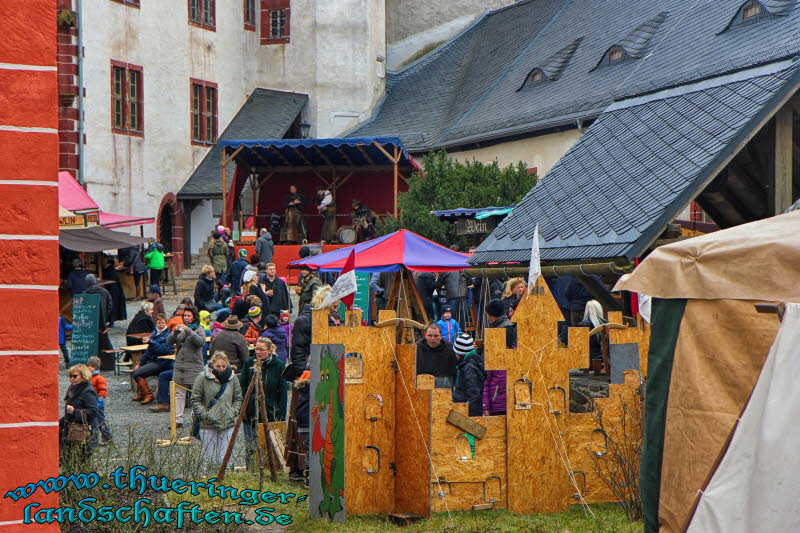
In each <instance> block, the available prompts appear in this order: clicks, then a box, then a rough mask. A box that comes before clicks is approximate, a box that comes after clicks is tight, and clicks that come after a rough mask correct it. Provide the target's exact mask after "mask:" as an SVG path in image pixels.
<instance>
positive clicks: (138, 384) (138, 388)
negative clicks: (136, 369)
mask: <svg viewBox="0 0 800 533" xmlns="http://www.w3.org/2000/svg"><path fill="white" fill-rule="evenodd" d="M143 381H144V384H145V386H147V380H146V379H144V378H139V379H137V380H136V396H134V397H133V398H131V401H134V402H141V401H142V400H144V389H143V388H142V385H141V384H142V382H143Z"/></svg>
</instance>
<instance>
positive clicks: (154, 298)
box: [146, 285, 166, 316]
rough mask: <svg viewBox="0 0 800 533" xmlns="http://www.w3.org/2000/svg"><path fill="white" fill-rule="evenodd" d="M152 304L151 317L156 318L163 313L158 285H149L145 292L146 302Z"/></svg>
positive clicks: (162, 302)
mask: <svg viewBox="0 0 800 533" xmlns="http://www.w3.org/2000/svg"><path fill="white" fill-rule="evenodd" d="M146 301H148V302H151V303H152V304H153V316H158V315H162V314H166V313H164V301H163V300H162V299H161V289H160V288H159V287H158V285H151V286H150V289H149V290H148V291H147V300H146Z"/></svg>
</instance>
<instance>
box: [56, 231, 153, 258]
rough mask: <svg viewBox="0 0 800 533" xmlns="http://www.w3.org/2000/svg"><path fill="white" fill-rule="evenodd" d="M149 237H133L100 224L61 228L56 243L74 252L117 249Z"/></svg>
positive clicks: (139, 242)
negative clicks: (86, 226) (88, 226)
mask: <svg viewBox="0 0 800 533" xmlns="http://www.w3.org/2000/svg"><path fill="white" fill-rule="evenodd" d="M148 240H149V239H145V238H143V237H134V236H133V235H128V234H127V233H122V232H120V231H112V230H110V229H107V228H103V227H100V226H92V227H91V228H78V229H62V230H61V231H60V232H59V234H58V244H60V245H61V246H63V247H64V248H66V249H68V250H73V251H75V252H102V251H103V250H118V249H120V248H129V247H131V246H138V245H140V244H144V243H146V242H148Z"/></svg>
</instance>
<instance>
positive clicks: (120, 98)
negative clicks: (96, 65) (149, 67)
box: [111, 61, 144, 135]
mask: <svg viewBox="0 0 800 533" xmlns="http://www.w3.org/2000/svg"><path fill="white" fill-rule="evenodd" d="M111 129H112V131H114V132H115V133H125V134H129V135H142V134H143V133H144V91H143V86H142V67H139V66H137V65H131V64H129V63H121V62H119V61H112V62H111Z"/></svg>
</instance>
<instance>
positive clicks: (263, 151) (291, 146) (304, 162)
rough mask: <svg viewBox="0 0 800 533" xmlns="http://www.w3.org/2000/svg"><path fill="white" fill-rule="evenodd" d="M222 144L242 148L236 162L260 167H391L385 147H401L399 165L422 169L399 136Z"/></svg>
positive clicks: (229, 149)
mask: <svg viewBox="0 0 800 533" xmlns="http://www.w3.org/2000/svg"><path fill="white" fill-rule="evenodd" d="M219 146H220V148H222V149H223V150H226V152H227V153H232V152H233V151H234V150H236V149H237V148H240V147H241V148H242V150H241V151H240V152H239V154H237V156H236V161H237V162H238V163H240V164H247V165H249V166H250V167H260V168H264V167H266V166H267V165H269V166H270V167H276V168H281V167H283V168H286V167H308V166H314V167H317V166H318V167H328V166H331V165H334V166H345V167H359V166H391V165H393V164H394V162H393V161H392V160H391V159H390V158H389V157H387V156H386V154H385V153H384V152H383V150H385V151H386V152H388V153H389V154H390V155H394V150H395V148H399V156H400V157H399V161H398V166H399V167H406V168H412V169H418V168H419V167H418V165H417V164H416V162H414V160H413V158H412V157H411V155H410V154H409V153H408V152H407V151H406V149H405V148H404V147H403V143H402V142H400V139H399V138H398V137H354V138H349V139H344V138H336V139H255V140H249V139H248V140H228V141H219ZM378 146H380V147H382V148H383V150H381V148H379V147H378Z"/></svg>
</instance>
